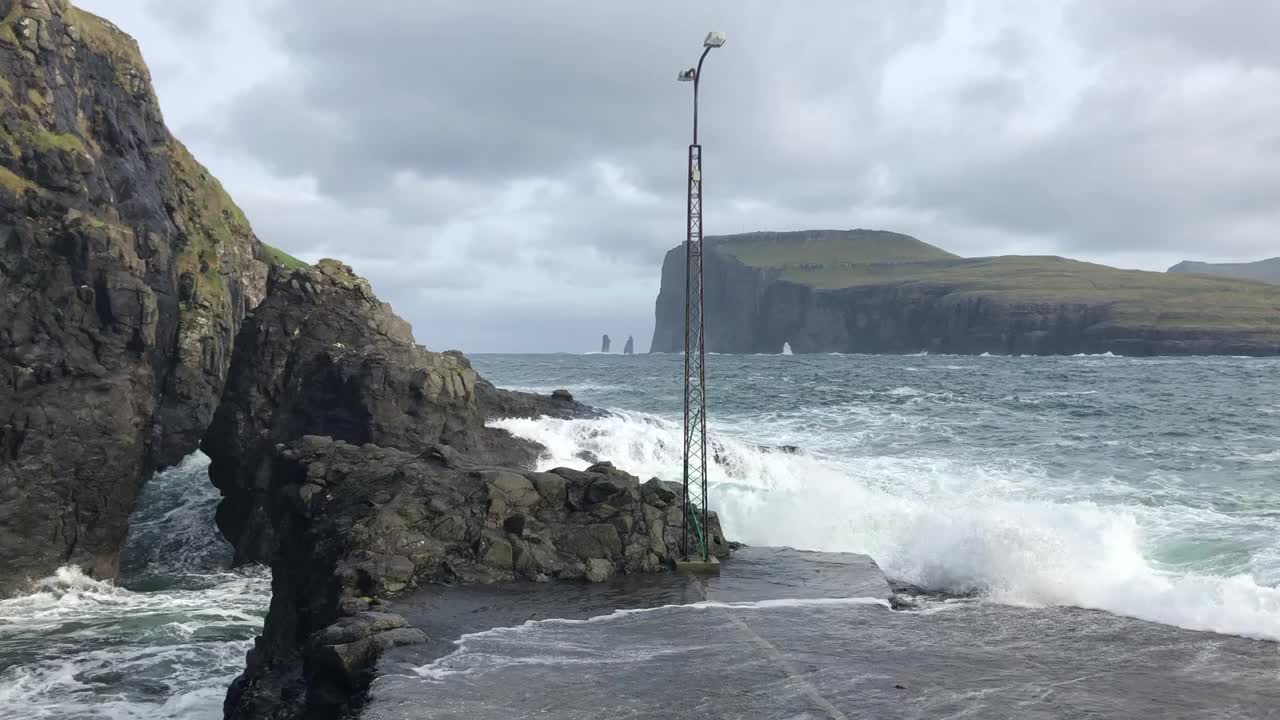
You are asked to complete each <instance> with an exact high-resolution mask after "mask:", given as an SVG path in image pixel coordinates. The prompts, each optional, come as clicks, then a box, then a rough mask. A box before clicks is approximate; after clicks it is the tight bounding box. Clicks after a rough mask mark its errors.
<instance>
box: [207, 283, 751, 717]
mask: <svg viewBox="0 0 1280 720" xmlns="http://www.w3.org/2000/svg"><path fill="white" fill-rule="evenodd" d="M581 410H583V408H582V407H581V406H579V405H577V404H576V403H575V402H574V401H573V399H572V398H571V397H569V396H568V394H567V393H563V392H561V393H557V394H556V395H554V396H552V397H548V398H544V397H539V396H532V395H525V394H517V393H508V392H505V391H502V390H498V389H497V388H494V387H493V386H492V385H491V384H489V383H487V382H485V381H484V380H483V379H482V378H479V377H478V376H477V375H476V373H475V371H474V370H472V369H471V367H470V364H469V363H468V362H467V360H466V359H465V358H464V357H463V356H462V355H460V354H458V353H433V352H429V351H427V350H425V349H423V348H422V347H420V346H418V345H416V344H415V343H414V341H413V337H412V334H411V333H410V330H409V327H408V325H407V324H406V323H404V321H402V320H400V319H399V318H398V317H396V316H395V314H394V313H392V312H391V309H390V308H389V307H388V306H386V305H385V304H383V303H381V302H379V301H378V299H377V298H376V297H375V296H374V295H373V293H372V292H371V291H370V288H369V286H368V284H367V283H366V282H365V281H364V280H362V279H361V278H359V277H357V276H356V275H354V274H353V273H352V272H351V270H350V268H347V267H346V266H343V265H341V264H340V263H337V262H334V261H321V262H320V263H319V264H318V265H317V267H316V268H315V269H314V270H305V269H304V270H285V269H283V268H277V269H273V271H272V274H271V277H270V279H269V292H268V297H267V300H266V301H264V302H263V303H262V305H260V306H259V307H258V308H257V309H256V310H255V311H254V313H253V315H252V317H251V318H250V319H248V320H247V321H246V322H245V323H244V326H243V328H242V329H241V332H240V336H239V339H238V340H237V342H236V346H235V352H234V358H233V361H232V365H231V371H230V379H229V380H228V382H227V385H226V390H225V392H224V396H223V402H222V404H221V405H220V406H219V408H218V410H217V413H216V414H215V416H214V421H213V424H212V425H211V426H210V428H209V431H208V433H207V434H206V435H205V439H204V443H203V445H202V447H203V448H204V450H205V452H206V453H207V454H208V455H209V456H210V458H211V459H212V464H211V465H210V476H211V478H212V479H213V481H214V483H215V484H216V485H217V486H218V487H219V488H220V489H221V490H222V492H223V496H224V499H223V502H222V504H221V506H220V507H219V510H218V524H219V526H220V527H221V528H222V530H223V532H224V534H225V535H226V536H227V537H228V538H229V539H230V540H231V541H232V542H233V544H235V546H236V553H237V556H238V557H239V558H240V559H241V560H242V561H263V562H268V563H270V565H271V567H272V601H271V609H270V613H269V615H268V617H267V621H266V626H265V628H264V631H263V635H262V637H261V638H259V640H258V642H257V644H256V647H255V649H254V651H253V652H252V653H251V654H250V657H249V663H248V668H247V669H246V671H245V673H244V675H242V676H241V677H240V678H239V679H238V680H237V681H236V683H235V684H234V686H233V687H232V689H231V691H230V693H229V694H228V698H227V704H226V711H227V714H228V717H231V718H246V719H248V718H260V717H275V718H294V717H298V718H302V717H306V718H325V717H336V716H337V715H338V714H340V713H341V712H343V711H344V710H345V709H347V708H348V707H349V706H350V705H351V704H352V703H354V702H358V701H359V698H360V693H361V692H362V689H363V685H364V683H365V682H367V680H368V673H369V672H370V670H371V669H372V668H373V666H374V665H375V663H376V660H377V657H378V655H379V654H380V653H381V652H382V651H383V650H385V649H387V648H389V647H394V646H396V645H400V644H405V643H414V642H421V641H423V640H424V639H425V638H424V636H423V635H422V633H421V632H419V631H417V630H415V629H413V628H410V627H408V626H407V624H406V623H405V621H404V620H403V618H400V617H399V616H397V615H394V614H392V613H390V612H389V611H388V608H387V605H386V601H385V598H387V597H388V596H392V595H394V594H395V593H398V592H401V591H404V590H406V589H408V588H413V587H415V586H418V585H422V584H428V583H433V582H493V581H499V580H514V579H527V580H547V579H566V580H579V581H582V580H590V581H600V580H604V579H607V578H608V577H610V576H611V575H613V574H614V573H624V572H652V571H657V570H660V569H661V568H662V567H663V566H664V564H665V563H666V562H667V561H669V560H670V559H672V557H673V556H674V554H675V553H676V551H677V549H678V544H679V534H680V529H681V527H682V520H683V518H682V517H681V510H680V505H679V503H678V499H677V495H676V489H675V488H673V487H671V486H668V485H666V484H664V483H662V482H658V481H656V480H653V481H649V482H647V483H644V484H641V483H640V482H639V481H638V480H637V479H636V478H634V477H632V476H630V475H627V474H626V473H624V472H621V471H619V470H616V469H614V468H613V467H612V466H610V465H608V464H607V463H602V464H598V465H596V466H594V467H592V468H590V469H589V470H587V471H585V472H579V471H574V470H568V469H558V470H553V471H552V472H550V473H539V472H532V470H531V463H532V461H533V459H534V457H535V455H536V453H537V451H538V448H536V447H534V446H533V445H531V444H529V443H526V442H524V441H520V440H517V439H515V438H513V437H511V436H509V435H507V434H506V433H504V432H502V431H498V430H493V429H490V428H486V427H485V420H486V419H487V418H491V417H496V416H504V415H517V416H520V415H527V416H541V415H546V414H552V415H559V416H563V417H568V416H572V415H574V414H576V413H577V412H579V411H581ZM710 534H711V537H712V542H713V546H712V549H713V550H714V551H715V552H716V553H717V554H720V555H724V554H726V553H727V547H726V545H725V543H724V541H723V539H722V538H721V537H720V531H719V526H718V523H712V525H711V531H710Z"/></svg>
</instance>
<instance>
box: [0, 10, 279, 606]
mask: <svg viewBox="0 0 1280 720" xmlns="http://www.w3.org/2000/svg"><path fill="white" fill-rule="evenodd" d="M261 255H262V250H261V249H260V247H259V244H258V241H257V240H256V238H254V236H253V233H252V231H251V230H250V228H249V224H248V222H246V220H245V218H244V215H243V214H242V213H241V212H240V211H239V209H238V208H236V206H235V205H234V204H233V203H232V202H231V200H230V199H229V198H228V197H227V195H226V193H224V192H223V190H222V188H221V187H220V186H219V184H218V182H217V181H216V180H214V179H213V178H212V177H210V176H209V174H208V173H207V171H205V169H204V168H203V167H201V166H200V165H199V164H198V163H196V161H195V160H194V159H193V158H192V157H191V155H190V154H189V153H188V152H187V150H186V148H184V147H183V146H182V144H181V143H179V142H178V141H177V140H175V139H174V138H173V137H172V136H171V135H170V134H169V132H168V131H167V130H166V128H165V126H164V122H163V119H162V117H161V114H160V109H159V105H158V103H157V101H156V97H155V94H154V92H153V91H152V89H151V84H150V79H149V75H148V72H147V68H146V66H145V65H144V64H143V62H142V59H141V56H140V55H139V53H138V49H137V46H136V44H134V42H133V41H132V39H130V38H129V37H128V36H126V35H124V34H123V33H122V32H120V31H119V30H118V29H116V28H115V27H114V26H113V25H111V24H110V23H108V22H106V21H104V20H101V19H99V18H97V17H95V16H93V15H90V14H88V13H85V12H83V11H81V10H79V9H76V8H73V7H71V6H70V5H69V4H68V3H67V2H66V0H0V546H2V547H4V548H5V552H4V553H3V554H2V555H0V594H2V593H4V592H7V591H11V590H13V589H15V588H17V587H19V586H21V585H22V584H23V583H24V582H25V581H26V580H27V579H30V578H38V577H42V576H44V575H47V574H48V573H50V572H51V571H53V570H54V569H55V568H57V567H58V566H59V565H61V564H65V563H77V564H80V565H82V566H84V567H85V568H86V569H87V570H89V571H91V572H92V573H93V574H94V575H96V576H98V577H112V576H114V574H115V572H116V568H117V562H118V559H117V556H118V553H119V549H120V547H121V544H122V542H123V540H124V537H125V533H126V530H127V526H126V524H127V519H128V514H129V512H130V510H131V509H132V507H133V504H134V499H135V497H136V494H137V491H138V489H139V488H140V487H141V485H142V483H143V482H144V480H145V479H146V478H147V476H148V475H149V474H150V473H151V472H152V471H153V470H154V469H155V468H157V467H159V466H164V465H168V464H172V463H174V462H176V461H177V460H179V459H180V458H181V457H182V456H183V455H185V454H187V453H189V452H191V451H193V450H194V449H195V448H196V445H197V443H198V441H199V437H200V435H201V433H202V432H203V430H204V427H205V426H206V425H207V423H208V421H209V418H210V417H211V415H212V413H213V408H214V406H215V404H216V402H217V400H218V398H219V396H220V394H221V390H222V384H223V382H224V378H225V374H226V369H227V364H228V362H229V360H230V355H231V346H232V342H233V339H234V337H235V333H236V331H237V330H238V327H239V324H240V321H241V319H242V318H243V317H244V315H245V313H246V312H247V311H248V310H249V309H250V308H251V307H253V306H254V305H255V304H256V303H257V302H258V301H259V300H261V298H262V296H263V292H264V288H265V276H266V265H265V264H263V263H262V262H260V261H259V260H258V259H257V258H258V257H259V256H261Z"/></svg>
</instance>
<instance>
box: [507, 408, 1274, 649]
mask: <svg viewBox="0 0 1280 720" xmlns="http://www.w3.org/2000/svg"><path fill="white" fill-rule="evenodd" d="M496 425H497V426H498V427H502V428H505V429H507V430H508V431H510V432H512V433H513V434H515V435H518V436H521V437H525V438H528V439H530V440H534V441H537V442H539V443H541V444H542V445H544V446H545V447H546V448H547V452H546V454H545V456H544V457H543V458H542V461H541V465H542V466H543V467H545V468H550V467H556V466H566V467H575V468H582V467H584V466H586V465H587V464H589V463H588V462H587V461H584V460H582V459H581V456H582V453H583V451H587V452H589V453H590V454H591V456H594V457H598V458H600V459H606V460H611V461H613V462H614V463H615V464H617V465H618V466H619V467H621V468H624V469H626V470H628V471H630V472H633V473H636V474H639V475H641V476H642V477H649V476H659V477H663V478H666V479H677V478H678V477H679V468H680V465H681V461H680V453H681V439H680V431H679V427H678V426H676V425H674V424H673V423H670V422H667V421H665V420H662V419H659V418H655V417H652V416H644V415H635V414H627V415H620V416H616V417H610V418H604V419H599V420H573V421H565V420H552V419H542V420H504V421H501V422H498V423H496ZM714 445H715V450H714V453H713V455H714V457H713V458H712V459H711V462H710V465H709V468H708V470H709V474H710V481H711V484H712V486H713V488H714V489H713V491H712V497H713V498H715V500H714V502H713V508H714V509H716V510H717V511H718V512H719V513H720V515H721V518H722V521H723V524H724V526H725V531H726V533H727V534H728V535H729V537H731V538H734V539H736V540H742V541H744V542H747V543H749V544H756V545H785V546H791V547H795V548H801V549H807V550H820V551H843V552H861V553H866V554H868V555H870V556H872V557H873V558H875V559H876V561H877V562H879V563H880V565H881V567H883V568H884V569H885V570H886V572H887V573H889V574H890V575H891V576H894V577H897V578H899V579H902V580H906V581H908V582H911V583H913V584H916V585H920V586H923V587H928V588H933V589H938V590H946V591H955V592H975V591H976V592H980V593H983V594H985V596H987V597H989V598H990V599H992V600H994V601H998V602H1003V603H1009V604H1019V605H1034V606H1044V605H1070V606H1076V607H1084V608H1091V609H1098V610H1106V611H1110V612H1113V613H1116V614H1120V615H1126V616H1130V617H1135V618H1140V619H1145V620H1150V621H1154V622H1160V623H1165V624H1170V625H1177V626H1180V627H1184V628H1188V629H1193V630H1209V631H1215V632H1220V633H1226V634H1234V635H1242V636H1246V637H1254V638H1261V639H1269V640H1277V641H1280V589H1277V588H1275V587H1269V586H1265V585H1261V584H1259V583H1258V582H1257V581H1256V580H1255V579H1254V578H1253V577H1252V576H1250V575H1247V574H1242V575H1235V576H1218V575H1207V574H1196V573H1189V572H1176V571H1168V570H1166V569H1163V568H1161V567H1160V566H1159V563H1157V562H1155V561H1154V560H1152V559H1151V556H1150V552H1151V548H1152V545H1153V541H1152V538H1151V535H1153V534H1156V533H1158V532H1165V531H1166V528H1167V526H1169V525H1174V524H1176V523H1177V522H1178V520H1179V516H1178V513H1179V512H1180V510H1179V509H1178V508H1160V507H1155V508H1153V507H1146V506H1142V505H1137V504H1134V505H1119V504H1110V505H1102V504H1097V503H1094V502H1087V501H1080V500H1075V501H1071V500H1068V499H1056V498H1052V497H1047V496H1045V495H1044V494H1043V493H1042V492H1037V491H1036V490H1035V488H1034V483H1033V482H1030V480H1034V479H1035V478H1028V473H1029V472H1030V471H1029V470H1028V468H1026V467H1022V466H1018V465H1015V464H1008V463H1003V464H1002V463H1000V462H997V461H996V460H995V459H992V461H991V462H988V463H983V462H978V461H974V460H972V459H965V458H958V457H921V456H910V457H849V456H848V455H842V456H839V457H837V456H833V455H824V454H823V453H821V452H811V451H810V452H805V453H804V454H800V455H790V454H784V453H770V452H765V451H762V450H761V449H760V448H758V447H757V446H755V445H754V444H751V443H745V442H740V441H738V440H735V439H733V438H727V437H716V438H715V439H714ZM806 450H810V448H806Z"/></svg>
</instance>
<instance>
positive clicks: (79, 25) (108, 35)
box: [63, 7, 147, 72]
mask: <svg viewBox="0 0 1280 720" xmlns="http://www.w3.org/2000/svg"><path fill="white" fill-rule="evenodd" d="M63 17H64V18H65V19H66V21H67V22H68V24H70V25H71V26H72V27H74V28H75V29H76V30H78V31H79V32H80V37H81V39H82V40H84V42H85V44H86V45H88V46H89V47H90V48H92V49H93V50H94V51H95V52H98V53H101V54H103V55H107V56H108V57H110V58H112V59H113V60H121V61H124V62H125V63H127V64H129V65H131V66H133V67H134V68H137V69H139V70H140V71H144V72H145V69H146V67H147V65H146V63H145V62H143V60H142V51H141V50H139V49H138V43H137V41H136V40H134V39H133V38H132V37H130V36H129V34H128V33H126V32H124V31H123V30H121V29H120V28H118V27H116V26H115V24H114V23H112V22H111V21H109V20H106V19H104V18H100V17H98V16H97V15H94V14H93V13H91V12H87V11H85V10H81V9H80V8H77V7H71V8H69V9H68V10H67V12H66V14H65V15H64V16H63Z"/></svg>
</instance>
